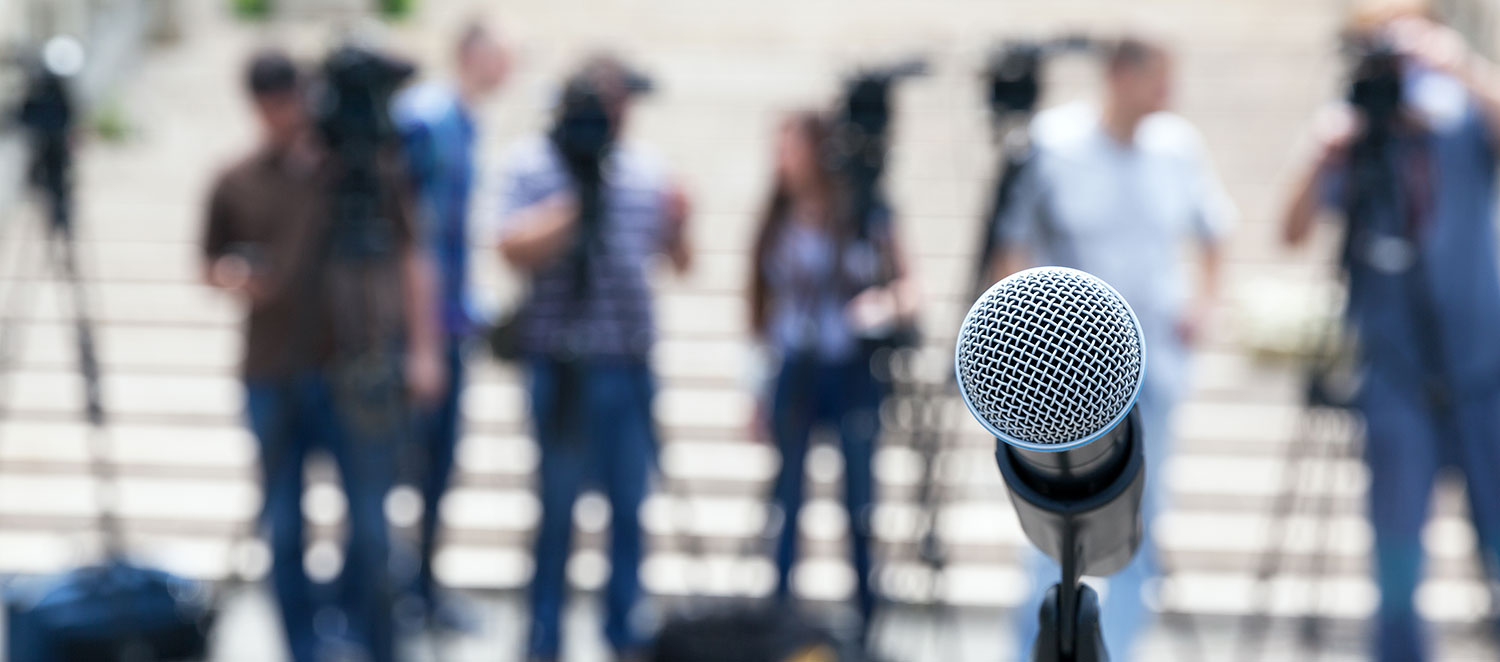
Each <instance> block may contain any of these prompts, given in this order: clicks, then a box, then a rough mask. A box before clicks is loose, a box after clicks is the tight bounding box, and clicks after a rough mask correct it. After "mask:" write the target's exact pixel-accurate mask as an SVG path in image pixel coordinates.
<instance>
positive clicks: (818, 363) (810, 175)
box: [749, 111, 916, 628]
mask: <svg viewBox="0 0 1500 662" xmlns="http://www.w3.org/2000/svg"><path fill="white" fill-rule="evenodd" d="M833 130H834V129H833V127H832V126H831V122H830V120H829V119H828V118H826V117H824V116H823V115H821V114H819V113H816V112H812V111H803V112H798V113H794V114H792V115H790V116H789V117H787V118H786V119H785V121H783V122H782V124H781V128H780V130H779V132H778V133H777V138H776V152H775V168H776V171H775V175H774V180H773V183H772V187H771V191H770V195H769V197H768V199H767V202H766V205H765V209H764V212H763V213H762V215H761V218H760V223H759V228H758V230H757V232H756V237H755V243H754V249H753V253H752V255H751V265H750V268H751V274H750V289H749V303H750V322H751V327H752V331H753V332H754V334H755V336H756V338H757V339H758V340H759V341H760V342H761V343H763V344H764V345H765V346H766V348H767V349H768V350H769V354H770V356H772V357H773V363H774V364H775V368H774V369H773V370H774V377H773V378H772V380H771V383H770V384H769V387H770V388H769V389H768V392H767V393H765V394H763V395H764V400H765V402H763V403H762V404H761V405H760V411H764V412H766V413H768V414H769V420H768V421H766V423H767V424H768V427H769V432H770V435H771V438H772V440H773V441H774V442H775V444H776V448H777V450H778V451H779V452H780V454H781V469H780V472H779V473H778V474H777V477H776V483H775V493H774V500H775V503H776V505H777V506H778V507H779V508H780V509H781V512H782V513H783V517H782V520H781V524H780V538H779V542H778V544H777V547H776V569H777V585H776V594H777V596H778V598H779V599H781V600H790V598H791V571H792V566H793V565H794V564H795V563H796V560H797V542H798V531H799V529H798V521H799V517H798V516H799V514H800V512H801V508H802V502H803V493H804V487H803V485H804V482H805V480H804V466H805V461H806V458H807V451H808V445H809V440H810V438H811V436H812V433H813V431H814V429H816V428H820V427H827V428H828V429H830V430H832V431H834V432H836V433H837V434H838V436H839V449H840V451H841V452H842V453H843V456H844V503H845V506H846V507H847V508H848V511H849V521H850V523H851V525H850V546H851V548H852V549H851V553H852V556H853V561H854V572H855V582H856V588H857V599H858V608H859V613H860V616H861V617H862V619H863V620H862V623H863V624H864V627H866V628H867V627H868V625H869V622H870V617H871V615H872V613H873V611H874V609H875V603H876V596H875V593H874V591H873V590H872V588H871V585H870V582H871V576H870V571H871V558H870V551H871V550H870V547H871V539H872V536H873V533H872V531H871V513H872V512H873V510H874V499H875V494H874V492H875V489H874V476H873V473H872V469H871V462H872V459H873V457H874V454H875V446H876V443H877V441H878V439H879V435H880V402H881V399H882V398H883V397H884V395H885V391H886V389H885V387H884V386H883V385H882V384H881V382H880V381H878V380H877V379H876V377H875V375H874V373H873V372H872V359H873V355H874V347H873V346H872V345H871V344H870V343H868V342H866V337H867V335H868V334H867V333H866V331H867V330H868V328H869V326H870V325H871V322H870V320H879V319H884V320H890V319H894V318H896V317H904V318H907V319H909V318H911V317H912V316H913V315H914V314H915V306H916V296H915V294H914V292H913V288H912V281H911V279H910V278H908V273H907V266H906V259H905V255H904V252H903V250H902V246H901V243H900V241H899V239H898V236H897V234H896V231H895V227H894V219H893V218H892V217H891V214H890V211H889V209H885V208H883V207H877V208H876V209H875V210H873V211H872V212H871V214H872V216H873V218H871V219H868V220H867V221H866V222H867V223H868V224H869V225H868V227H869V232H868V233H867V234H866V238H864V239H859V238H857V234H858V233H857V228H856V227H855V225H856V221H855V219H853V218H851V212H850V211H849V209H850V203H851V200H850V196H849V193H850V192H849V191H848V190H847V189H848V186H847V184H846V182H844V181H843V180H842V177H841V176H840V174H839V173H837V172H835V171H834V169H833V164H832V163H831V159H830V158H829V156H830V154H831V153H832V149H831V147H830V142H831V140H832V135H831V134H832V132H833ZM883 262H889V263H890V264H892V265H894V274H892V276H893V278H891V279H890V280H889V281H886V282H884V283H882V282H881V280H880V278H881V274H880V273H878V270H879V269H880V268H881V267H880V265H881V264H882V263H883Z"/></svg>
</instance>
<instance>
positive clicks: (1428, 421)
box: [1359, 369, 1500, 662]
mask: <svg viewBox="0 0 1500 662" xmlns="http://www.w3.org/2000/svg"><path fill="white" fill-rule="evenodd" d="M1415 381H1416V380H1411V379H1401V378H1397V377H1394V376H1390V375H1387V374H1384V373H1383V372H1381V371H1379V370H1377V369H1372V370H1369V371H1368V374H1367V376H1366V378H1365V383H1364V386H1363V392H1362V394H1361V396H1360V402H1359V408H1360V410H1361V413H1362V414H1363V415H1364V418H1365V462H1366V464H1367V465H1368V467H1369V470H1370V490H1369V495H1368V496H1369V508H1370V522H1371V524H1372V525H1373V527H1374V529H1375V573H1376V583H1377V585H1378V586H1379V588H1380V607H1379V610H1378V612H1377V614H1376V620H1375V630H1376V633H1375V641H1374V645H1375V655H1376V658H1377V659H1379V660H1382V661H1389V662H1396V661H1401V662H1417V661H1420V660H1425V659H1427V658H1428V654H1429V647H1428V645H1427V642H1426V633H1425V632H1424V631H1423V627H1422V625H1421V620H1420V618H1419V617H1418V615H1417V609H1416V604H1415V602H1414V601H1413V596H1414V594H1415V593H1416V589H1417V585H1418V584H1419V583H1420V582H1421V578H1422V563H1423V556H1424V555H1423V549H1422V527H1423V525H1424V524H1426V522H1427V513H1428V509H1429V507H1430V505H1431V497H1432V488H1433V484H1434V482H1435V481H1436V478H1437V475H1438V471H1439V470H1440V469H1442V468H1443V467H1444V466H1449V465H1452V466H1456V467H1457V468H1458V469H1460V470H1461V471H1462V472H1463V474H1464V478H1465V481H1464V482H1465V485H1466V490H1465V491H1466V492H1467V493H1468V497H1469V512H1470V516H1471V517H1472V518H1473V520H1474V529H1475V531H1476V532H1477V533H1478V536H1479V550H1480V558H1481V560H1482V561H1483V562H1484V563H1485V567H1486V569H1487V570H1488V571H1489V572H1490V576H1491V577H1494V576H1495V574H1494V573H1495V561H1496V553H1497V550H1500V481H1496V480H1495V476H1496V475H1500V436H1497V435H1500V393H1495V392H1493V391H1492V392H1488V393H1483V394H1465V395H1461V396H1459V397H1457V398H1454V402H1453V406H1452V408H1451V409H1450V410H1449V411H1447V412H1446V413H1440V412H1438V411H1437V410H1435V409H1434V408H1433V407H1432V406H1430V405H1429V403H1428V401H1427V396H1426V394H1425V393H1424V392H1423V389H1422V388H1421V386H1420V384H1417V383H1413V382H1415Z"/></svg>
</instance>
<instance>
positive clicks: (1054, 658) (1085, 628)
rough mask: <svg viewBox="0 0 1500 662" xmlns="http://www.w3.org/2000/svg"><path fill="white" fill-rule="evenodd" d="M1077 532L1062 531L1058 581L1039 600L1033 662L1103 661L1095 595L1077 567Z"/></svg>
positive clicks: (1074, 530) (1097, 605)
mask: <svg viewBox="0 0 1500 662" xmlns="http://www.w3.org/2000/svg"><path fill="white" fill-rule="evenodd" d="M1077 538H1078V535H1077V529H1076V527H1073V526H1068V527H1065V528H1064V529H1063V555H1062V559H1061V561H1062V578H1061V579H1060V580H1059V581H1058V583H1056V584H1053V585H1052V588H1050V589H1047V596H1046V597H1045V598H1044V599H1043V600H1042V608H1041V610H1040V611H1039V612H1038V613H1037V619H1038V625H1039V628H1038V631H1037V637H1036V642H1035V644H1034V645H1033V647H1032V660H1033V661H1034V662H1106V661H1107V660H1109V652H1108V651H1106V650H1105V648H1104V633H1103V631H1102V630H1101V629H1100V626H1099V593H1098V592H1097V591H1095V590H1094V589H1093V587H1091V586H1089V585H1087V584H1084V583H1083V582H1082V581H1080V579H1081V575H1082V567H1081V566H1080V565H1079V562H1078V557H1079V556H1080V550H1079V548H1078V540H1077Z"/></svg>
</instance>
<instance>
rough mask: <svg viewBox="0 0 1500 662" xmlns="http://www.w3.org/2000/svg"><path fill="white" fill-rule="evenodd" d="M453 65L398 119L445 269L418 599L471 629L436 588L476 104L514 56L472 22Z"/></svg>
mask: <svg viewBox="0 0 1500 662" xmlns="http://www.w3.org/2000/svg"><path fill="white" fill-rule="evenodd" d="M454 59H455V65H456V71H455V76H454V80H453V81H452V82H451V83H437V82H429V83H426V84H421V85H417V86H414V87H412V88H410V89H408V90H406V91H405V92H403V93H402V94H401V95H400V96H399V97H398V98H397V99H396V102H395V107H394V113H393V114H394V118H395V121H396V125H397V128H398V130H399V131H400V133H401V137H402V142H403V144H404V147H405V149H404V154H405V156H406V165H407V174H408V175H409V176H410V177H411V180H412V185H413V188H414V190H415V191H416V193H417V196H416V198H417V200H416V202H417V211H418V212H419V223H420V229H421V240H422V244H423V246H424V247H425V248H426V250H427V252H428V253H429V254H430V255H431V257H432V259H433V261H434V263H435V265H436V267H437V272H438V273H437V276H438V293H439V301H438V305H439V307H438V309H437V310H435V311H434V314H435V315H437V316H438V318H439V324H440V327H441V331H442V338H441V340H442V343H443V347H442V352H443V359H444V362H445V365H446V367H447V370H446V374H447V377H448V381H447V384H446V387H445V388H444V390H443V398H442V399H441V400H439V401H438V402H437V403H436V406H435V407H434V408H433V409H432V410H430V411H425V412H422V415H421V419H422V420H421V421H420V422H419V428H420V430H419V433H418V437H419V438H418V439H417V440H416V441H417V443H418V444H419V448H418V451H419V453H420V457H421V458H422V461H421V462H419V463H418V464H419V465H421V466H420V467H419V472H420V474H421V475H419V476H418V477H417V481H418V487H419V489H420V490H421V492H422V504H423V515H422V526H421V532H420V536H421V540H420V549H419V555H420V569H419V571H418V577H417V586H416V591H417V597H419V598H420V599H421V600H422V604H423V606H424V608H425V609H426V612H427V617H428V620H429V621H430V622H432V623H434V624H436V625H439V626H443V627H447V628H453V629H469V626H471V625H472V624H471V623H470V622H469V621H468V619H467V618H466V617H465V615H464V614H462V613H460V612H459V611H458V610H457V608H456V607H455V606H454V605H451V604H448V603H447V601H444V600H442V599H441V598H440V596H439V595H438V587H437V583H436V580H435V579H434V577H433V572H432V560H433V554H434V552H435V551H436V547H437V531H438V524H439V511H438V506H439V505H440V503H441V501H442V498H443V493H444V492H446V491H447V488H448V483H449V481H450V479H451V477H452V474H453V462H454V453H455V450H456V448H457V446H458V440H459V437H460V432H461V431H460V429H459V423H460V420H459V419H460V413H461V412H460V409H459V403H460V400H459V398H460V396H461V395H462V390H463V383H464V372H465V371H464V349H465V344H466V343H467V341H469V340H470V339H471V338H472V337H473V335H474V332H475V331H476V329H477V328H478V324H477V322H476V317H475V316H474V315H473V314H472V312H471V309H470V303H471V302H470V299H469V279H468V269H469V252H468V249H469V245H468V215H469V197H470V192H471V190H472V189H473V186H474V177H475V164H474V150H475V139H476V131H477V126H476V123H475V110H476V108H477V106H478V105H479V104H480V103H481V102H482V101H483V100H484V99H485V98H486V97H488V96H489V95H490V94H492V93H494V92H495V91H496V90H498V89H499V88H500V86H501V85H502V84H503V83H504V82H505V79H506V76H507V74H508V73H509V69H510V56H509V53H508V52H507V50H506V48H505V46H504V45H503V44H502V43H501V42H500V41H499V39H498V38H497V36H496V35H495V33H494V32H493V31H491V29H490V28H489V27H487V26H486V25H485V24H483V23H480V22H477V21H476V22H471V23H470V24H468V25H467V26H465V27H464V28H463V30H462V32H461V33H460V35H459V37H458V40H457V43H456V46H455V48H454Z"/></svg>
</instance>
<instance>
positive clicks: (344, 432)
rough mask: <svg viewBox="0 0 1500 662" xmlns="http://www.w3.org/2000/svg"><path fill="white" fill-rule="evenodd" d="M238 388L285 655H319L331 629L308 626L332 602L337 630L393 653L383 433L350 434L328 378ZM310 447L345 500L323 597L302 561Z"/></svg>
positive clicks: (384, 658)
mask: <svg viewBox="0 0 1500 662" xmlns="http://www.w3.org/2000/svg"><path fill="white" fill-rule="evenodd" d="M245 393H246V404H247V409H248V414H249V419H250V427H251V430H252V431H253V432H254V433H255V436H256V438H257V439H258V440H259V442H260V454H261V469H262V480H263V481H264V484H265V510H264V512H263V517H264V522H263V524H264V525H265V526H266V527H267V528H268V529H269V534H270V541H271V584H272V586H273V587H274V589H275V591H276V599H277V601H278V602H279V603H280V607H281V619H282V626H283V627H284V628H285V630H286V637H287V643H288V645H289V646H290V648H291V654H292V659H293V660H294V661H295V662H314V661H315V660H317V659H319V657H318V656H319V654H320V652H319V649H320V646H321V645H322V643H323V641H324V640H325V639H327V638H328V635H330V634H334V633H320V632H317V631H315V629H314V625H313V624H314V621H315V617H316V616H318V614H319V613H320V612H322V611H323V610H324V609H325V608H329V607H337V608H339V609H341V610H342V612H343V614H344V616H345V618H347V623H348V631H347V632H346V633H344V634H345V635H346V636H347V637H348V638H349V639H350V640H352V642H353V643H354V644H355V645H356V646H359V647H361V648H363V649H364V651H365V653H366V654H367V655H369V657H370V659H371V660H372V661H373V662H388V661H389V660H392V659H394V656H395V651H394V643H393V640H392V630H393V624H392V622H391V604H390V600H391V586H390V581H389V577H388V576H387V572H386V570H387V561H386V557H387V553H388V549H389V538H388V533H387V530H386V520H385V510H384V505H385V495H386V492H387V490H388V489H389V487H390V482H391V473H392V460H391V457H392V452H391V451H392V449H391V445H390V443H389V440H376V439H366V438H363V437H360V436H357V435H355V434H353V430H351V429H350V428H349V426H348V425H346V423H345V421H344V420H343V417H341V416H340V414H339V413H338V412H337V411H336V409H335V405H334V399H333V392H332V389H331V388H330V386H329V381H328V379H327V378H326V377H325V376H324V375H322V374H319V373H306V374H303V375H299V376H298V377H296V378H292V379H284V380H250V381H247V382H246V384H245ZM316 450H322V451H325V452H327V453H330V454H331V455H332V456H333V459H334V461H335V463H337V465H338V469H339V474H340V477H341V478H342V480H343V486H344V495H345V496H346V497H347V498H348V503H349V510H348V513H349V514H348V524H349V533H348V539H347V540H346V541H345V545H344V565H343V571H342V574H341V576H340V577H339V581H338V582H337V583H336V584H335V588H336V591H335V592H336V594H337V595H336V596H335V599H333V600H330V601H325V600H323V599H322V598H324V597H327V596H323V595H319V594H317V592H316V591H315V588H314V586H313V583H312V581H311V580H310V579H309V578H308V576H307V572H306V570H305V569H304V566H303V554H304V544H305V541H304V539H303V518H302V490H303V485H302V475H303V466H304V465H305V464H306V462H307V458H308V456H309V455H310V454H311V453H312V452H313V451H316Z"/></svg>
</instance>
